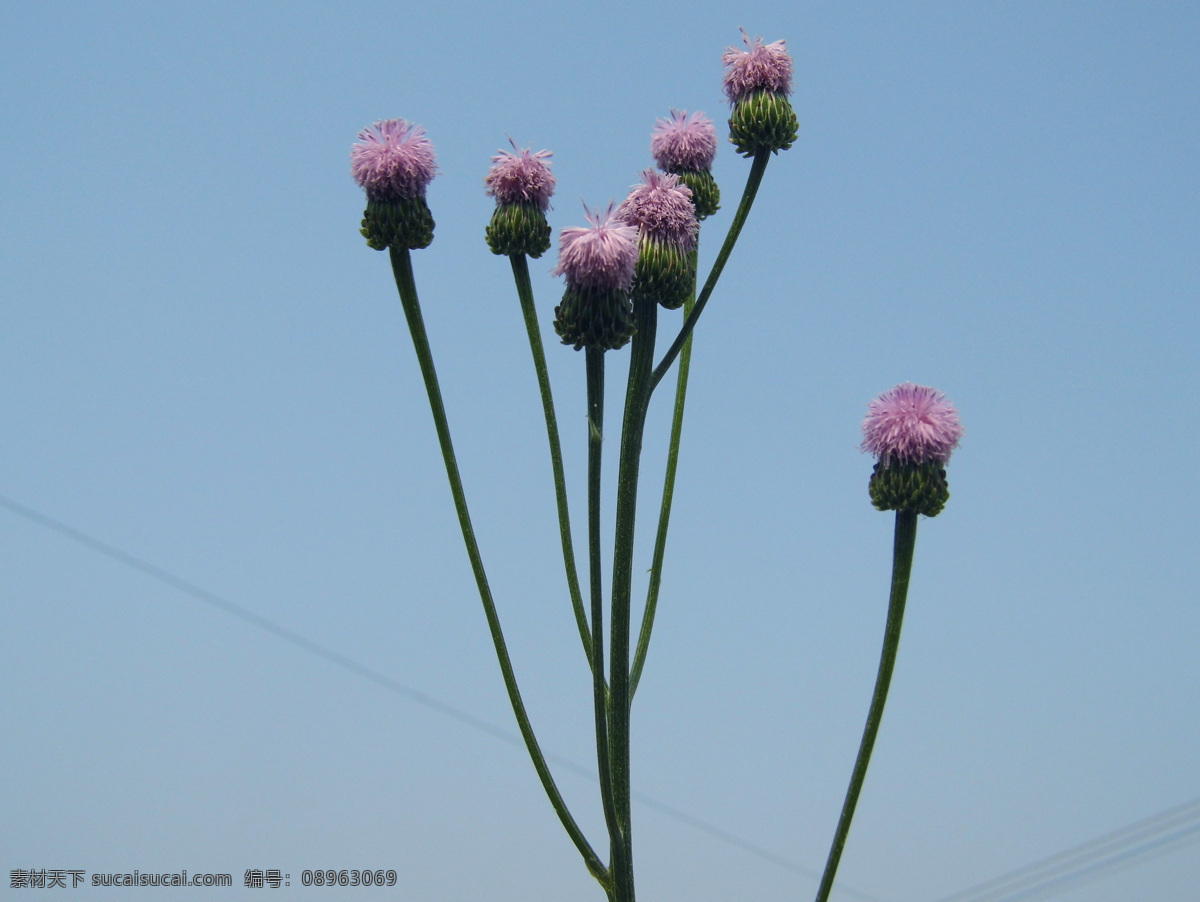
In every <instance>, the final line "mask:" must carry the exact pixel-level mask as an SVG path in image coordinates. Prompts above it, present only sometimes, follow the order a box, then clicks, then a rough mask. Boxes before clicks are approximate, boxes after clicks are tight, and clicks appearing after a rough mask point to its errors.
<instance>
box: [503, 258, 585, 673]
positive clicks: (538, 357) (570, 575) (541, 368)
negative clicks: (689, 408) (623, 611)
mask: <svg viewBox="0 0 1200 902" xmlns="http://www.w3.org/2000/svg"><path fill="white" fill-rule="evenodd" d="M509 260H510V261H511V262H512V271H513V280H514V281H515V282H516V283H517V296H518V297H520V299H521V313H522V314H524V317H525V331H526V332H528V333H529V348H530V350H531V351H532V352H533V367H534V369H535V370H536V371H537V380H538V388H539V389H540V390H541V394H542V411H543V413H544V414H545V416H546V436H547V437H548V438H549V440H550V465H551V467H552V468H553V470H554V498H555V501H556V502H557V504H558V532H559V537H560V538H561V540H562V554H563V565H564V566H565V567H566V571H567V591H568V592H570V594H571V607H572V608H573V609H574V611H575V624H576V626H577V627H578V628H579V639H580V641H581V642H583V653H584V654H585V655H587V659H588V667H591V668H593V669H594V668H595V658H594V657H593V655H592V640H591V637H590V636H589V635H588V621H587V613H586V612H585V611H584V608H583V595H582V594H581V593H580V591H579V575H578V572H577V570H576V568H575V546H574V543H573V542H572V540H571V512H570V509H569V508H568V507H567V480H566V477H565V476H564V475H563V462H562V446H561V445H560V444H559V440H558V420H557V418H556V417H555V415H554V395H553V394H551V391H550V374H549V372H548V371H547V369H546V354H545V351H544V350H543V348H542V330H541V328H540V327H539V326H538V321H537V312H536V311H535V310H534V306H533V285H532V284H531V283H530V281H529V261H528V260H527V259H526V258H525V255H524V254H513V255H512V256H510V257H509Z"/></svg>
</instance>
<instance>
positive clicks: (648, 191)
mask: <svg viewBox="0 0 1200 902" xmlns="http://www.w3.org/2000/svg"><path fill="white" fill-rule="evenodd" d="M617 215H618V216H619V217H620V218H621V219H623V220H625V222H627V223H629V224H630V225H631V226H637V227H638V228H639V229H641V231H642V232H643V233H644V234H646V235H648V236H650V237H651V238H656V239H658V240H659V241H666V242H670V243H671V244H674V245H676V246H677V247H679V248H680V249H681V250H685V251H690V250H691V249H692V248H694V247H695V246H696V236H697V235H698V234H699V232H700V224H699V223H698V222H697V221H696V210H695V208H694V207H693V206H692V191H691V189H690V188H688V186H687V185H683V184H680V181H679V176H676V175H666V174H664V173H661V172H658V171H656V170H654V169H647V170H645V171H644V172H643V173H642V184H640V185H634V187H633V190H632V191H630V192H629V196H628V197H627V198H625V200H624V201H623V202H622V203H621V206H620V209H618V210H617Z"/></svg>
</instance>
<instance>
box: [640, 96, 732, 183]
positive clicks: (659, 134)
mask: <svg viewBox="0 0 1200 902" xmlns="http://www.w3.org/2000/svg"><path fill="white" fill-rule="evenodd" d="M650 153H651V155H652V156H653V157H654V160H655V162H657V163H658V167H659V168H660V169H663V170H665V171H666V172H678V171H679V170H681V169H690V170H705V169H710V168H712V163H713V158H714V157H716V155H717V130H716V129H715V128H714V127H713V123H712V120H711V119H709V118H708V117H707V116H705V115H704V114H703V113H692V115H691V116H688V114H687V113H686V112H681V111H680V110H671V118H670V119H659V120H658V122H657V124H656V125H655V126H654V131H653V132H652V133H651V135H650Z"/></svg>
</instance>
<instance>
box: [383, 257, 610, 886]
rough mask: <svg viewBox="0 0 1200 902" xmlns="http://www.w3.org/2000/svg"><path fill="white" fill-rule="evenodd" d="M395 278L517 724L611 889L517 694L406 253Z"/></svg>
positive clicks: (559, 808) (573, 832)
mask: <svg viewBox="0 0 1200 902" xmlns="http://www.w3.org/2000/svg"><path fill="white" fill-rule="evenodd" d="M390 251H391V258H392V272H393V273H394V274H395V277H396V289H397V290H398V291H399V292H400V303H401V306H403V308H404V317H405V319H407V320H408V330H409V332H410V333H411V334H412V340H413V348H414V349H415V350H416V353H417V362H418V363H419V364H420V367H421V376H422V377H423V378H424V380H425V391H426V392H427V393H428V395H429V407H430V410H431V411H432V412H433V424H434V427H435V428H436V430H437V436H438V443H439V444H440V445H441V448H442V459H443V460H444V461H445V463H446V476H447V478H448V479H449V480H450V492H451V494H452V495H453V496H454V509H455V511H457V513H458V524H459V526H460V527H461V528H462V535H463V542H464V543H465V544H466V546H467V557H468V558H470V560H471V570H472V572H474V574H475V583H476V585H477V586H478V587H479V598H480V600H481V601H482V602H483V612H484V614H485V616H486V617H487V622H488V629H489V630H490V631H491V634H492V644H493V645H494V646H495V648H496V658H497V659H498V660H499V662H500V672H501V674H502V675H503V677H504V688H505V689H507V690H508V700H509V702H510V703H511V704H512V709H513V714H514V715H516V718H517V726H518V727H519V728H520V730H521V737H522V738H523V739H524V740H525V748H526V749H527V750H528V751H529V757H530V758H531V759H532V760H533V767H534V770H536V771H537V775H538V778H539V779H540V780H541V781H542V788H543V789H545V790H546V795H547V796H548V797H549V799H550V804H551V805H552V806H553V807H554V811H555V812H556V813H557V814H558V819H559V820H560V821H562V825H563V827H564V828H565V829H566V831H567V834H568V835H569V836H570V837H571V841H572V842H573V843H575V848H577V849H578V850H579V854H580V855H582V856H583V860H584V863H585V864H586V865H587V868H588V871H590V872H591V874H592V876H594V877H595V878H596V879H597V880H598V881H599V882H600V884H601V885H602V886H604V887H605V888H606V891H607V887H608V886H609V884H610V882H611V875H610V874H609V872H608V869H607V868H606V867H605V866H604V864H603V863H602V862H601V861H600V858H599V857H598V856H597V855H596V853H595V851H594V850H593V849H592V847H591V845H589V844H588V841H587V838H586V837H585V836H584V835H583V831H582V830H580V829H579V825H578V824H576V823H575V819H574V818H573V817H572V816H571V812H570V811H569V810H568V809H567V805H566V803H565V802H564V801H563V798H562V795H561V794H560V793H559V791H558V787H557V786H556V785H555V784H554V777H553V776H552V775H551V773H550V768H549V767H548V766H547V764H546V759H545V756H543V755H542V750H541V748H540V747H539V746H538V741H537V737H536V736H535V735H534V733H533V727H532V726H531V725H530V723H529V716H528V714H526V712H525V703H524V702H523V701H522V700H521V691H520V689H518V688H517V678H516V676H515V675H514V673H513V669H512V662H511V661H510V660H509V657H508V647H507V646H506V644H505V642H504V633H503V631H502V630H501V629H500V618H499V617H498V616H497V614H496V605H495V602H494V601H493V600H492V590H491V589H490V588H489V586H488V581H487V574H486V573H484V570H483V559H482V557H480V554H479V546H478V544H477V543H476V541H475V530H474V529H473V528H472V527H471V515H470V513H469V512H468V510H467V498H466V494H465V493H464V492H463V487H462V479H461V477H460V476H459V473H458V462H457V461H456V460H455V457H454V445H453V444H452V443H451V441H450V426H449V424H448V423H447V421H446V409H445V406H444V405H443V403H442V392H441V389H440V388H439V387H438V379H437V371H436V370H435V369H434V367H433V355H432V353H431V352H430V350H429V337H428V335H426V334H425V323H424V320H423V319H422V317H421V304H420V301H419V300H418V299H417V285H416V281H415V280H414V279H413V271H412V259H411V257H410V256H409V253H408V250H407V249H406V248H398V247H392V248H390Z"/></svg>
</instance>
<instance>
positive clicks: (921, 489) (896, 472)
mask: <svg viewBox="0 0 1200 902" xmlns="http://www.w3.org/2000/svg"><path fill="white" fill-rule="evenodd" d="M869 489H870V493H871V503H872V504H874V505H875V509H876V510H881V511H902V510H903V511H913V512H914V513H918V514H924V515H925V516H926V517H936V516H937V515H938V514H940V513H941V512H942V508H943V507H945V506H946V502H947V501H948V500H949V499H950V487H949V485H948V484H947V483H946V468H945V467H943V466H942V464H941V462H940V461H936V460H926V461H923V462H921V463H914V462H912V461H902V460H897V459H893V460H891V461H890V462H889V463H886V464H885V463H884V462H883V461H882V460H881V461H879V462H878V463H876V464H875V469H874V470H873V471H872V472H871V482H870V486H869Z"/></svg>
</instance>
